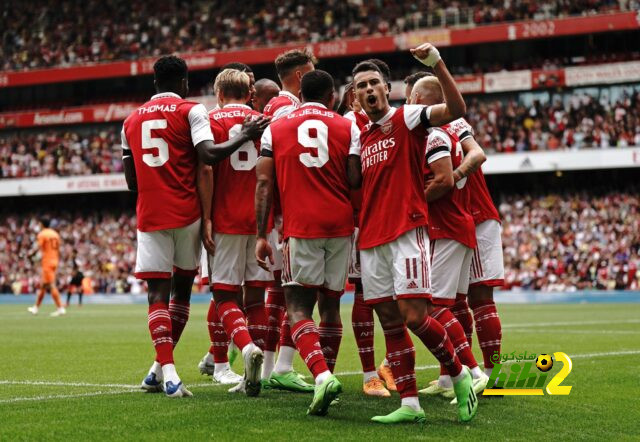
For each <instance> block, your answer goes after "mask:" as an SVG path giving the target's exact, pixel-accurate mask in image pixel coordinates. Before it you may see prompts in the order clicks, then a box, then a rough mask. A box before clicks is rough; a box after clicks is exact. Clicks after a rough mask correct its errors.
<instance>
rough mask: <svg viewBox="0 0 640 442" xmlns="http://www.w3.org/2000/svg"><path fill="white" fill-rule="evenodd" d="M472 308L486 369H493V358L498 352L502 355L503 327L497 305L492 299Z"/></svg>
mask: <svg viewBox="0 0 640 442" xmlns="http://www.w3.org/2000/svg"><path fill="white" fill-rule="evenodd" d="M472 308H473V317H474V318H475V320H476V332H477V333H478V343H479V344H480V349H481V350H482V358H483V359H484V368H493V362H492V361H491V356H493V354H494V353H495V352H496V351H497V352H498V353H500V344H502V325H501V324H500V316H498V311H497V310H496V304H495V303H494V302H493V300H492V299H489V300H486V301H480V302H479V303H477V304H474V305H473V307H472Z"/></svg>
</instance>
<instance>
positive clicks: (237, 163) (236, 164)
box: [229, 124, 258, 170]
mask: <svg viewBox="0 0 640 442" xmlns="http://www.w3.org/2000/svg"><path fill="white" fill-rule="evenodd" d="M241 130H242V124H234V125H233V126H231V129H229V139H231V138H233V137H235V136H236V135H238V134H239V133H240V131H241ZM229 162H230V163H231V167H233V169H234V170H253V168H254V167H256V163H257V162H258V150H257V149H256V146H255V145H254V144H253V141H247V142H246V143H244V144H243V145H242V146H240V148H239V149H238V150H236V151H235V152H234V153H233V154H231V156H230V157H229Z"/></svg>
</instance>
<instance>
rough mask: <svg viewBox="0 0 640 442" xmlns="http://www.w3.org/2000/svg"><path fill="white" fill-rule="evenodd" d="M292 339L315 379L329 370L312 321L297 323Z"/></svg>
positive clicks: (305, 320) (294, 326)
mask: <svg viewBox="0 0 640 442" xmlns="http://www.w3.org/2000/svg"><path fill="white" fill-rule="evenodd" d="M292 337H293V341H294V342H295V345H296V348H297V349H298V353H300V356H301V357H302V359H303V360H304V363H305V364H307V367H308V368H309V371H310V372H311V373H312V374H313V377H314V378H316V377H317V376H318V375H319V374H320V373H324V372H325V371H327V370H329V367H328V366H327V362H326V361H325V360H324V355H323V354H322V348H321V347H320V337H319V336H318V329H317V328H316V324H315V323H314V322H313V321H312V320H311V319H304V320H302V321H299V322H296V323H295V324H294V325H293V327H292Z"/></svg>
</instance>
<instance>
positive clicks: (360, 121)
mask: <svg viewBox="0 0 640 442" xmlns="http://www.w3.org/2000/svg"><path fill="white" fill-rule="evenodd" d="M344 117H345V118H348V119H349V120H351V121H353V122H354V123H356V126H358V129H360V130H361V131H362V130H364V127H365V126H366V125H367V124H369V123H370V122H371V121H370V120H369V116H368V115H367V113H366V112H365V111H364V110H361V111H360V112H354V111H349V112H347V113H346V114H344Z"/></svg>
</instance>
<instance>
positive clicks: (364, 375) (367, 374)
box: [362, 371, 378, 384]
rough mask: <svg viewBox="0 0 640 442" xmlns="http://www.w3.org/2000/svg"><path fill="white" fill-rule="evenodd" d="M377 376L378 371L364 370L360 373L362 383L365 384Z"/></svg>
mask: <svg viewBox="0 0 640 442" xmlns="http://www.w3.org/2000/svg"><path fill="white" fill-rule="evenodd" d="M377 377H378V373H377V372H375V371H365V372H364V373H362V378H363V381H362V383H363V384H366V383H367V382H369V381H370V380H371V379H372V378H377Z"/></svg>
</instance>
